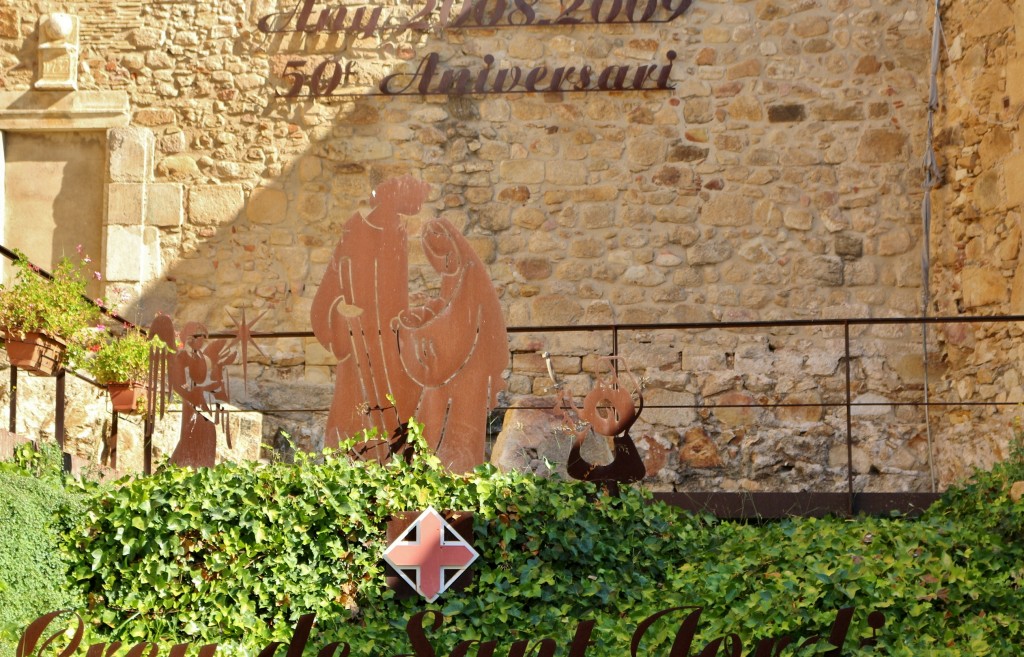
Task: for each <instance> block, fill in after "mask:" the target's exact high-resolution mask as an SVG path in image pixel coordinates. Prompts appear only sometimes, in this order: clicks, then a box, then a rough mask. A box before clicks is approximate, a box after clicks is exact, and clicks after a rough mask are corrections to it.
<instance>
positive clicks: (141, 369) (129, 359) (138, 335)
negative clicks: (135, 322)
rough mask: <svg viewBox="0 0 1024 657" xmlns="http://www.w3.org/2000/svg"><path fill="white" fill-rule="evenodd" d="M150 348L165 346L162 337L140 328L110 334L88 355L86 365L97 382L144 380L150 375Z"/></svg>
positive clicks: (164, 347)
mask: <svg viewBox="0 0 1024 657" xmlns="http://www.w3.org/2000/svg"><path fill="white" fill-rule="evenodd" d="M150 348H156V349H166V348H167V345H165V344H164V342H163V340H161V339H160V338H158V337H156V336H154V337H153V338H152V339H150V338H149V337H148V336H147V335H146V334H145V333H143V332H142V331H139V330H137V329H131V328H129V329H127V330H126V331H125V332H124V333H123V334H121V335H111V336H109V337H108V339H106V340H103V341H101V342H100V343H99V344H98V345H97V346H96V348H95V349H94V350H93V353H92V354H91V356H90V357H89V359H88V361H87V363H86V368H87V369H88V371H89V372H90V373H91V374H92V375H93V378H95V379H96V381H97V382H98V383H102V384H104V385H107V384H110V383H130V382H144V381H146V379H147V378H148V377H149V350H150Z"/></svg>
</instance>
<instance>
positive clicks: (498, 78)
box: [493, 66, 523, 94]
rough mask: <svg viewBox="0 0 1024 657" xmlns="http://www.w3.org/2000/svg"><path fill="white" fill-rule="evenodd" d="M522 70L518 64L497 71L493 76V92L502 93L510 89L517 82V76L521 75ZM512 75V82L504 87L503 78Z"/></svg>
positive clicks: (513, 87)
mask: <svg viewBox="0 0 1024 657" xmlns="http://www.w3.org/2000/svg"><path fill="white" fill-rule="evenodd" d="M522 74H523V71H522V70H521V69H520V68H519V67H518V66H513V67H512V68H503V69H501V70H499V71H498V74H497V75H495V76H494V87H493V89H494V92H495V93H499V94H503V93H507V92H509V91H512V90H513V89H515V88H516V85H518V84H519V78H520V77H521V76H522ZM509 75H511V76H512V82H511V83H509V85H508V88H506V87H505V80H507V79H508V76H509Z"/></svg>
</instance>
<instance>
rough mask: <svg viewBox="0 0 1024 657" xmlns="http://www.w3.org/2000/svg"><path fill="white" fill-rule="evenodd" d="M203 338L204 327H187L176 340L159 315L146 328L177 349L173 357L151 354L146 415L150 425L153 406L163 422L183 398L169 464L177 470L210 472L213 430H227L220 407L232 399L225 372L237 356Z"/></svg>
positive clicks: (223, 343)
mask: <svg viewBox="0 0 1024 657" xmlns="http://www.w3.org/2000/svg"><path fill="white" fill-rule="evenodd" d="M207 333H208V332H207V330H206V327H205V326H203V325H202V324H199V323H197V322H188V323H187V324H185V326H184V328H182V330H181V333H180V336H179V335H178V333H177V332H176V331H175V329H174V321H173V320H172V319H171V318H170V317H168V316H167V315H157V316H156V318H155V319H154V320H153V324H152V325H151V326H150V331H149V335H150V338H152V337H159V338H160V339H161V340H163V342H164V344H166V345H169V346H171V347H172V348H175V351H173V352H169V351H166V350H163V349H158V348H156V347H153V348H151V349H150V380H149V400H148V401H149V403H148V404H147V408H148V411H147V413H148V414H149V424H150V425H151V424H152V420H153V419H154V417H155V414H156V413H157V406H159V414H160V416H161V417H163V415H164V412H165V411H166V409H167V402H168V401H169V400H170V397H171V395H172V394H173V393H177V394H178V395H179V396H180V397H181V433H180V436H179V439H178V445H177V446H176V447H175V449H174V452H173V453H172V454H171V463H174V464H176V465H187V466H192V467H213V466H214V464H215V463H216V459H217V425H218V424H221V425H222V426H223V429H224V431H225V432H226V431H227V428H228V422H227V420H228V416H227V414H226V413H224V412H222V409H221V406H220V405H221V404H222V403H225V402H227V401H228V400H229V399H230V391H229V389H228V379H227V376H225V372H224V368H225V367H226V366H228V365H230V364H231V363H233V362H235V358H236V356H237V352H236V351H235V349H234V348H233V347H234V344H233V343H232V341H229V340H228V339H224V338H221V339H216V340H210V339H209V338H208V336H207ZM178 337H180V339H181V340H180V343H179V341H178ZM228 440H229V441H230V436H228Z"/></svg>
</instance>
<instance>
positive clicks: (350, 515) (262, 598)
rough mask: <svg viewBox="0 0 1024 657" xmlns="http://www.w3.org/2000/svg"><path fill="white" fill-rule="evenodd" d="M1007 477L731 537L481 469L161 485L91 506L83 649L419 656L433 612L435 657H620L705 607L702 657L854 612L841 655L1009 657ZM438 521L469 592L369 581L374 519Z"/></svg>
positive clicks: (273, 473)
mask: <svg viewBox="0 0 1024 657" xmlns="http://www.w3.org/2000/svg"><path fill="white" fill-rule="evenodd" d="M1017 479H1024V457H1022V455H1021V453H1020V452H1019V451H1018V452H1017V453H1016V454H1015V458H1014V459H1013V460H1011V462H1009V463H1007V464H1004V465H1003V466H1000V467H999V468H997V469H996V470H995V471H993V472H992V473H986V474H983V475H981V476H979V478H978V479H977V481H976V482H975V483H973V484H971V485H970V486H967V487H964V488H962V489H958V490H955V491H952V492H950V493H949V494H948V495H947V496H946V498H945V499H944V500H943V501H942V502H941V503H940V504H938V505H937V506H936V507H935V508H933V509H932V510H931V511H930V512H929V513H927V514H926V515H925V516H924V517H923V518H921V519H918V520H904V519H898V518H858V519H854V520H846V519H817V520H816V519H791V520H786V521H782V522H772V523H764V524H743V523H732V522H718V521H715V520H713V519H710V518H707V517H701V516H691V515H683V514H680V513H679V512H677V511H676V510H675V509H672V508H669V507H666V506H664V505H661V504H657V503H653V502H652V501H651V500H650V498H649V496H648V495H647V494H645V493H644V492H643V491H641V490H637V489H632V490H627V491H625V492H624V493H623V494H622V495H621V496H620V497H609V496H607V495H604V494H600V493H598V492H596V491H595V489H594V488H593V487H592V486H589V485H585V484H581V483H575V482H562V481H556V480H544V479H537V478H534V477H532V476H530V475H523V474H514V473H513V474H500V473H497V472H495V471H494V470H493V469H491V468H489V467H481V468H479V469H478V470H477V471H476V472H475V473H473V474H471V475H468V476H454V475H449V474H445V473H443V472H441V471H439V470H438V469H437V468H436V467H435V464H434V463H433V462H432V459H431V458H416V459H413V461H412V462H411V463H394V464H391V465H389V466H386V467H380V466H377V465H376V464H367V463H353V462H350V461H349V460H348V459H347V458H335V457H332V456H328V457H327V458H325V459H323V460H322V462H314V461H312V460H309V459H304V460H301V462H300V463H298V464H297V465H295V466H291V465H284V464H279V465H254V464H245V465H223V466H220V467H218V468H215V469H203V470H199V471H190V470H181V469H176V468H167V469H165V470H163V471H162V472H160V473H159V474H157V475H155V476H152V477H148V478H141V479H137V480H134V481H132V482H130V483H127V484H125V485H123V486H121V487H118V488H115V489H111V490H109V491H107V492H105V493H103V494H101V495H99V496H97V497H96V498H95V499H94V500H93V503H92V505H91V508H90V509H89V511H88V512H87V513H86V514H85V515H84V521H83V522H82V524H81V525H80V526H79V527H78V529H77V530H76V531H75V532H72V533H71V534H69V540H68V544H67V547H68V552H69V554H70V555H71V556H72V557H73V558H76V559H77V565H76V566H75V567H74V569H73V579H74V581H75V582H76V583H77V585H78V586H80V587H81V590H82V592H83V593H84V594H86V595H87V596H88V599H89V601H90V609H89V610H88V612H87V613H86V614H84V615H86V616H88V617H90V618H91V619H92V622H93V631H94V639H95V637H101V638H103V639H104V640H107V639H110V638H117V639H119V640H121V641H125V642H132V641H139V640H151V641H157V642H163V643H166V642H191V643H197V644H199V643H207V642H216V643H220V644H222V646H223V649H225V650H227V647H228V645H230V646H233V648H232V649H233V650H235V651H238V652H242V653H248V654H256V653H257V652H258V651H259V650H260V649H262V648H263V647H264V646H266V645H268V643H269V642H271V641H274V640H277V641H285V642H287V641H288V640H289V638H290V637H291V634H292V626H293V625H294V624H295V623H296V621H297V620H298V619H299V617H300V616H302V615H303V614H307V613H311V612H312V613H315V614H316V615H317V625H316V628H315V629H314V630H313V635H312V637H311V638H310V641H309V645H308V648H309V651H310V654H313V653H312V651H313V650H314V649H316V648H318V647H320V646H323V645H325V644H327V643H328V642H330V641H347V642H349V643H350V644H351V647H352V654H353V655H386V656H390V655H396V654H400V653H408V652H410V645H409V640H408V639H407V637H406V635H405V622H406V620H407V619H408V618H410V617H411V616H413V614H415V613H417V612H419V611H422V610H426V609H430V610H438V611H441V612H442V613H443V614H444V615H445V617H446V620H445V622H444V625H443V626H442V627H441V628H440V629H438V630H436V631H431V632H428V635H429V636H428V638H429V640H430V642H431V644H432V646H433V649H434V650H435V651H436V654H437V655H439V656H440V655H448V654H449V653H450V652H451V650H452V649H453V647H454V646H455V644H456V642H457V641H459V640H466V639H481V640H487V639H494V640H497V641H498V642H499V647H498V653H497V654H499V655H504V654H507V652H508V649H509V645H510V644H511V643H512V642H513V641H516V640H519V639H524V638H530V639H539V638H542V637H550V638H553V639H555V641H556V642H557V643H558V645H559V647H560V648H559V652H558V654H559V655H565V654H566V646H567V645H568V644H569V642H570V639H571V638H572V636H573V633H574V631H575V628H576V625H577V623H578V622H579V621H580V620H593V621H594V623H595V625H594V629H593V634H592V641H593V645H592V646H591V647H590V648H589V649H588V651H587V655H588V656H595V657H599V656H604V655H608V656H613V655H614V656H616V657H618V656H621V655H628V654H629V649H630V639H631V636H632V633H633V631H634V629H635V628H636V626H637V624H638V623H640V622H641V621H642V620H643V619H644V618H646V617H648V616H650V615H652V614H654V613H656V612H657V611H659V610H661V609H664V608H667V607H673V606H682V605H701V606H703V607H705V609H704V612H703V614H702V616H701V618H700V637H699V638H698V641H697V642H696V643H695V644H694V646H693V653H694V654H696V653H697V652H698V651H699V650H700V649H701V647H702V646H704V645H705V644H706V643H707V642H709V641H711V640H713V639H715V638H717V637H721V636H724V635H728V634H730V633H735V634H736V635H738V638H739V639H740V640H741V641H742V646H743V648H742V651H743V652H742V654H744V655H746V654H748V652H750V651H751V650H752V649H753V646H754V642H755V641H756V640H758V639H760V638H763V637H770V636H776V635H780V634H791V635H793V636H796V637H807V636H809V635H812V634H824V635H827V634H828V631H829V628H830V627H831V624H832V622H833V620H834V619H835V617H836V612H837V610H838V609H840V608H842V607H849V606H853V607H855V608H856V610H855V613H854V617H853V624H852V626H851V628H850V632H849V638H848V641H847V643H846V645H845V646H844V650H843V654H844V655H859V654H865V655H868V654H889V655H908V656H909V655H915V656H917V655H965V656H967V655H969V656H971V657H978V656H983V655H996V656H1000V655H1007V656H1009V655H1016V654H1020V653H1021V648H1022V645H1024V644H1022V641H1024V628H1022V625H1021V620H1020V619H1022V618H1024V594H1022V587H1021V584H1022V581H1024V568H1022V566H1024V559H1022V557H1024V540H1022V538H1024V533H1022V532H1024V512H1022V507H1024V503H1020V504H1014V503H1012V502H1010V500H1009V498H1008V495H1007V491H1008V489H1009V485H1010V484H1011V483H1012V482H1013V481H1015V480H1017ZM428 504H430V505H433V506H434V507H435V508H438V509H460V510H468V511H473V512H474V513H475V516H474V525H475V527H474V531H475V542H476V548H477V550H478V551H479V552H480V553H481V559H480V561H478V565H477V566H476V574H475V581H474V583H473V584H472V585H471V586H470V587H469V588H468V589H467V590H466V591H464V592H462V593H459V594H448V595H445V596H442V597H441V598H440V599H439V600H438V602H437V603H435V604H426V603H424V602H422V601H420V600H416V599H411V600H404V601H400V600H396V599H395V598H394V597H393V595H392V594H391V592H390V591H388V590H387V589H386V588H385V587H384V575H383V572H382V569H381V564H380V554H381V552H382V551H383V548H384V547H385V536H384V528H385V522H386V519H387V517H388V516H389V515H391V514H393V513H396V512H399V511H407V510H420V509H423V508H424V507H426V506H427V505H428ZM871 611H880V612H882V613H883V614H884V616H885V621H886V622H885V626H884V627H883V628H881V630H880V631H879V632H878V642H879V645H878V647H877V648H871V647H867V648H864V649H858V648H857V643H858V640H859V639H864V638H867V637H870V636H872V630H871V628H870V627H868V622H867V618H868V614H869V612H871ZM678 622H679V617H678V616H675V617H674V620H671V619H665V620H664V621H663V622H659V623H656V624H655V625H654V626H652V628H651V630H650V631H648V632H647V633H646V634H645V637H644V642H643V645H641V646H640V648H639V650H640V652H639V654H650V655H668V650H669V645H670V643H671V640H672V638H673V636H674V633H675V631H676V629H677V626H678ZM95 640H99V639H95ZM726 645H729V643H728V642H726ZM828 647H829V646H827V645H823V644H819V646H818V649H819V652H820V651H822V650H825V649H827V648H828ZM813 649H814V646H811V647H810V648H809V649H808V650H807V651H804V653H807V654H810V652H811V651H813ZM789 650H791V651H793V648H790V649H789ZM280 652H281V654H283V653H284V649H283V648H282V649H281V651H280ZM804 653H801V654H804ZM470 654H475V653H473V652H472V651H471V652H470ZM702 654H703V653H702ZM721 654H734V653H730V652H727V651H726V650H725V647H724V646H723V651H722V653H721ZM786 654H796V653H795V651H793V652H787V653H786Z"/></svg>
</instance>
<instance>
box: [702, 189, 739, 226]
mask: <svg viewBox="0 0 1024 657" xmlns="http://www.w3.org/2000/svg"><path fill="white" fill-rule="evenodd" d="M751 216H752V209H751V205H750V201H749V200H748V199H746V198H743V197H742V196H737V195H735V194H733V195H718V196H715V197H713V198H712V199H711V200H710V201H708V202H707V203H705V204H704V207H703V208H701V212H700V219H701V221H702V222H703V223H706V224H709V225H711V226H746V225H747V224H749V223H750V219H751Z"/></svg>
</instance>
